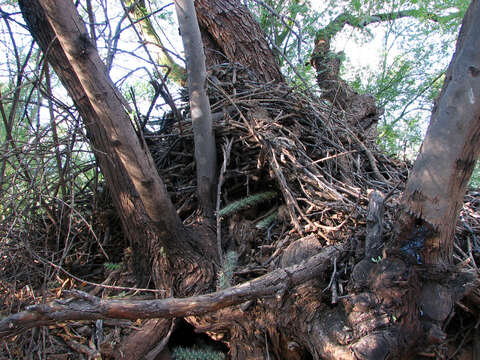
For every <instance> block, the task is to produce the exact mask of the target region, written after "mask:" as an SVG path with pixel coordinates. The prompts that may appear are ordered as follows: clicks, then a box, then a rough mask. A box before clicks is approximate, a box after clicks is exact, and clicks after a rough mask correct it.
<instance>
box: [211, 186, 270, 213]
mask: <svg viewBox="0 0 480 360" xmlns="http://www.w3.org/2000/svg"><path fill="white" fill-rule="evenodd" d="M276 196H277V193H276V192H275V191H265V192H262V193H258V194H253V195H250V196H247V197H244V198H243V199H240V200H237V201H234V202H232V203H231V204H228V205H227V206H225V207H224V208H223V209H221V210H220V211H219V212H218V215H219V216H220V217H226V216H230V215H233V214H236V213H237V212H239V211H241V210H243V209H246V208H249V207H250V206H253V205H256V204H259V203H262V202H264V201H267V200H271V199H273V198H275V197H276Z"/></svg>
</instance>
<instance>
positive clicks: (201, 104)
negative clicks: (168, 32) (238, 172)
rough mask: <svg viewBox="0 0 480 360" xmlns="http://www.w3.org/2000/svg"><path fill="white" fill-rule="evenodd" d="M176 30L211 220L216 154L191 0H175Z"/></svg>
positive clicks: (205, 210)
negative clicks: (182, 48)
mask: <svg viewBox="0 0 480 360" xmlns="http://www.w3.org/2000/svg"><path fill="white" fill-rule="evenodd" d="M175 10H176V12H177V18H178V23H179V25H180V33H181V34H182V40H183V47H184V49H185V58H186V62H187V76H188V92H189V99H190V114H191V118H192V125H193V136H194V144H195V163H196V166H195V169H196V173H197V194H198V201H199V204H200V210H201V213H202V215H204V216H206V218H207V219H208V220H210V221H213V219H214V213H213V209H214V205H213V204H214V199H215V194H216V192H215V190H216V184H217V181H216V173H217V154H216V149H215V135H214V133H213V128H212V113H211V111H210V101H209V99H208V97H207V71H206V69H205V54H204V52H203V46H202V38H201V36H200V29H199V28H198V21H197V16H196V14H195V6H194V4H193V0H177V1H175Z"/></svg>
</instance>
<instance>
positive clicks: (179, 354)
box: [173, 346, 225, 360]
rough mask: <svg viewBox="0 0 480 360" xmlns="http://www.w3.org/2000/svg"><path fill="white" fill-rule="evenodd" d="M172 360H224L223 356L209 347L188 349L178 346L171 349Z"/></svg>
mask: <svg viewBox="0 0 480 360" xmlns="http://www.w3.org/2000/svg"><path fill="white" fill-rule="evenodd" d="M173 358H174V359H175V360H224V359H225V354H224V353H222V352H220V351H215V350H213V349H211V348H209V347H205V348H202V349H190V348H186V347H182V346H179V347H176V348H175V349H173Z"/></svg>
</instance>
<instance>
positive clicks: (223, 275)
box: [218, 251, 238, 289]
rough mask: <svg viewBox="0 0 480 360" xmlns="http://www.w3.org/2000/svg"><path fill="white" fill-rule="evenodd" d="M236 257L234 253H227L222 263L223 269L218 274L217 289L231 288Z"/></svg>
mask: <svg viewBox="0 0 480 360" xmlns="http://www.w3.org/2000/svg"><path fill="white" fill-rule="evenodd" d="M237 258H238V255H237V253H236V252H235V251H229V252H227V254H226V255H225V259H224V261H223V269H222V270H220V272H219V273H218V289H225V288H227V287H230V286H232V279H233V270H235V267H236V266H237Z"/></svg>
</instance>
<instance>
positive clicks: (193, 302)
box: [0, 245, 346, 338]
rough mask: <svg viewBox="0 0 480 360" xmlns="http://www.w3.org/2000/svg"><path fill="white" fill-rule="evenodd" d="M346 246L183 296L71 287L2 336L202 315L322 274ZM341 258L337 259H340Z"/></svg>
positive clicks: (15, 319) (10, 321)
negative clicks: (108, 296) (75, 323)
mask: <svg viewBox="0 0 480 360" xmlns="http://www.w3.org/2000/svg"><path fill="white" fill-rule="evenodd" d="M345 250H346V247H345V246H344V245H342V246H329V247H326V248H324V249H323V250H322V251H321V252H320V253H319V254H317V255H314V256H312V257H311V258H310V259H308V260H307V261H305V262H302V263H300V264H297V265H293V266H290V267H287V268H282V269H277V270H275V271H272V272H271V273H268V274H266V275H263V276H261V277H259V278H256V279H254V280H251V281H248V282H246V283H243V284H240V285H237V286H233V287H230V288H227V289H225V290H222V291H218V292H215V293H211V294H205V295H199V296H192V297H189V298H183V299H175V298H169V299H161V300H103V299H99V298H97V297H95V296H92V295H90V294H87V293H84V292H81V291H70V292H69V293H70V294H72V295H73V296H74V298H71V299H68V300H55V301H52V302H50V303H48V304H38V305H32V306H29V307H27V309H26V310H25V311H22V312H20V313H17V314H14V315H11V316H9V317H6V318H4V319H2V320H0V338H4V337H7V336H12V335H16V334H19V333H22V332H24V331H26V330H28V329H30V328H33V327H37V326H44V325H51V324H54V323H56V322H62V321H67V320H96V319H111V318H115V319H132V320H135V319H149V318H174V317H183V316H190V315H201V314H205V313H208V312H211V311H215V310H218V309H222V308H225V307H227V306H231V305H236V304H240V303H243V302H245V301H247V300H251V299H256V298H259V297H262V296H266V295H271V294H274V293H276V292H279V291H280V292H282V291H284V290H286V289H288V288H290V287H292V286H295V285H299V284H302V283H304V282H305V281H307V280H310V279H312V278H315V277H319V276H321V275H323V274H324V273H325V272H326V270H327V269H328V268H329V267H330V266H331V265H332V264H333V261H334V259H338V258H339V257H341V256H342V255H343V254H344V253H345ZM337 261H338V260H337Z"/></svg>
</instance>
